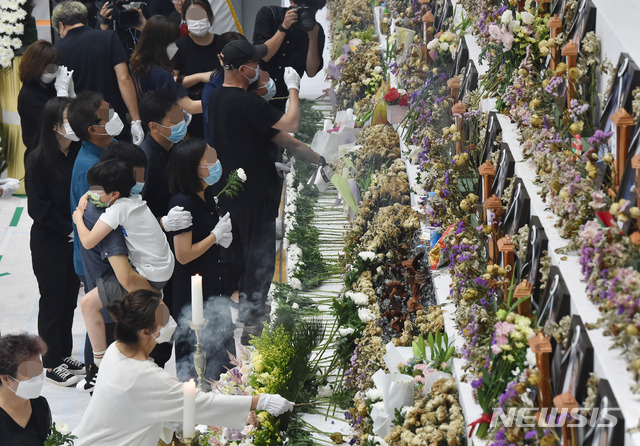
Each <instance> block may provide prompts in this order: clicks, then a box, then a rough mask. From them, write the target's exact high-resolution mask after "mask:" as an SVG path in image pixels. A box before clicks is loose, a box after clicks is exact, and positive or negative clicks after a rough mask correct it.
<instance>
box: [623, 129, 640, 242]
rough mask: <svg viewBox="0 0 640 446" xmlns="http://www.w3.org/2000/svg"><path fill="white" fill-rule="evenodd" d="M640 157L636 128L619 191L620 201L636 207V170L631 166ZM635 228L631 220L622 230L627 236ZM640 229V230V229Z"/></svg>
mask: <svg viewBox="0 0 640 446" xmlns="http://www.w3.org/2000/svg"><path fill="white" fill-rule="evenodd" d="M636 155H640V126H636V131H635V133H634V134H633V138H631V144H629V152H628V153H627V164H626V166H625V167H624V172H623V173H622V177H621V178H620V187H619V189H618V200H620V199H622V198H624V199H625V200H629V201H630V202H631V206H635V205H636V203H637V201H638V192H637V191H636V190H633V186H635V185H636V170H635V169H634V168H633V167H632V166H631V159H632V158H633V157H634V156H636ZM626 213H627V217H629V211H628V210H627V212H626ZM632 226H633V221H632V219H631V218H629V220H628V221H627V222H625V223H624V224H623V226H622V227H621V228H620V229H621V230H622V232H624V233H625V234H629V233H630V232H631V231H630V228H631V227H632ZM638 229H640V228H638Z"/></svg>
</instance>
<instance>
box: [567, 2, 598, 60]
mask: <svg viewBox="0 0 640 446" xmlns="http://www.w3.org/2000/svg"><path fill="white" fill-rule="evenodd" d="M596 17H597V14H596V6H595V5H594V4H593V2H592V1H591V0H582V1H581V2H580V5H579V6H578V12H577V14H576V16H575V18H574V20H573V23H572V24H571V28H569V32H568V33H567V35H568V36H569V38H568V39H567V41H569V39H571V40H573V43H575V44H576V47H577V48H578V53H580V54H581V53H582V52H581V46H582V39H583V38H584V36H586V35H587V33H588V32H590V31H595V30H596Z"/></svg>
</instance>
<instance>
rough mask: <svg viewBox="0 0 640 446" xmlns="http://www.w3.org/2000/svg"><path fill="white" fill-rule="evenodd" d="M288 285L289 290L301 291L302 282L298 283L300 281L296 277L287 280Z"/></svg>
mask: <svg viewBox="0 0 640 446" xmlns="http://www.w3.org/2000/svg"><path fill="white" fill-rule="evenodd" d="M289 285H290V286H291V288H293V289H296V290H301V289H302V282H300V279H298V278H297V277H292V278H291V279H290V280H289Z"/></svg>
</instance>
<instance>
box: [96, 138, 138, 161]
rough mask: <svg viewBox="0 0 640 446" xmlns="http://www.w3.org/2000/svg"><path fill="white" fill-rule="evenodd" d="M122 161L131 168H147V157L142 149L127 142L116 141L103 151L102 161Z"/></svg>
mask: <svg viewBox="0 0 640 446" xmlns="http://www.w3.org/2000/svg"><path fill="white" fill-rule="evenodd" d="M109 160H120V161H124V162H125V163H127V164H129V165H130V166H131V167H147V155H145V154H144V150H142V149H141V148H140V147H138V146H136V145H135V144H132V143H130V142H126V141H114V142H112V143H111V144H109V145H108V146H107V148H106V149H104V150H103V151H102V157H101V158H100V161H109Z"/></svg>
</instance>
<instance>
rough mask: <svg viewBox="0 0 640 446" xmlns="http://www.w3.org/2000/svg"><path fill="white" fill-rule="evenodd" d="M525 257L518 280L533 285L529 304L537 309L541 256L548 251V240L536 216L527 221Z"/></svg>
mask: <svg viewBox="0 0 640 446" xmlns="http://www.w3.org/2000/svg"><path fill="white" fill-rule="evenodd" d="M527 247H528V249H527V257H526V259H525V262H524V264H523V265H522V269H521V270H520V274H521V276H520V279H527V281H528V282H529V283H530V284H532V285H533V289H532V291H531V302H532V303H533V308H534V309H536V310H537V309H538V302H539V301H540V282H541V278H542V272H541V271H540V268H541V267H542V256H543V254H544V252H545V251H547V250H548V249H549V239H548V238H547V234H546V232H545V231H544V227H542V222H541V221H540V219H539V218H538V217H536V216H532V217H531V218H530V219H529V240H528V242H527Z"/></svg>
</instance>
